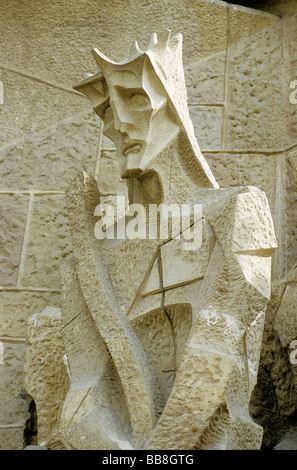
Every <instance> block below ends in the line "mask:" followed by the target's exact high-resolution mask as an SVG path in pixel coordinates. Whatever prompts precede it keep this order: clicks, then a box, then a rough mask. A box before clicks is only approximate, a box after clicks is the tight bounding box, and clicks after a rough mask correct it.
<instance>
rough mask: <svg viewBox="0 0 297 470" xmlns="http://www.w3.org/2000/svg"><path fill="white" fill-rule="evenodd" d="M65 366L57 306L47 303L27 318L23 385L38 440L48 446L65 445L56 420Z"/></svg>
mask: <svg viewBox="0 0 297 470" xmlns="http://www.w3.org/2000/svg"><path fill="white" fill-rule="evenodd" d="M67 367H68V366H67V357H66V353H65V348H64V343H63V340H62V336H61V312H60V309H59V308H54V307H46V308H45V309H44V310H43V311H42V312H41V313H35V314H33V315H32V316H31V317H30V318H29V320H28V332H27V346H26V360H25V386H26V390H27V392H28V394H29V395H30V396H31V397H32V399H33V400H34V402H35V405H36V413H37V429H38V441H37V443H38V444H39V445H42V446H48V447H49V448H51V449H64V448H65V446H64V443H63V441H62V439H61V435H60V431H59V428H58V426H57V424H58V422H59V419H60V415H61V412H62V407H61V405H62V404H63V402H64V400H65V396H66V392H67V389H68V387H69V383H68V382H69V380H68V374H67Z"/></svg>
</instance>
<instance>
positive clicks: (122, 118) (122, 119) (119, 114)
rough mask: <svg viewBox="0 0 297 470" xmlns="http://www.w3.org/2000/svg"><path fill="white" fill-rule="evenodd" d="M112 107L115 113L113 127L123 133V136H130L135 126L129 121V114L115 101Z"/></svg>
mask: <svg viewBox="0 0 297 470" xmlns="http://www.w3.org/2000/svg"><path fill="white" fill-rule="evenodd" d="M110 105H111V108H112V112H113V118H114V124H113V125H114V128H115V130H116V131H119V132H121V133H122V134H128V133H129V131H132V130H133V129H134V125H133V123H132V122H131V121H130V119H129V114H128V112H127V111H126V110H124V109H123V106H119V105H117V104H116V103H115V102H114V101H113V102H111V103H110Z"/></svg>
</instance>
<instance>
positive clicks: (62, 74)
mask: <svg viewBox="0 0 297 470" xmlns="http://www.w3.org/2000/svg"><path fill="white" fill-rule="evenodd" d="M227 9H228V5H227V4H226V3H224V2H220V1H216V2H213V1H211V0H206V1H205V0H199V1H195V2H193V1H191V2H187V4H186V8H185V3H184V2H180V1H179V0H174V1H172V2H166V3H164V4H160V2H159V3H155V2H149V3H148V2H146V1H145V0H140V1H139V0H133V1H132V2H130V3H129V4H128V3H125V2H121V3H119V2H118V1H117V0H111V1H109V3H108V7H107V8H102V5H101V3H100V2H99V1H98V0H96V1H92V0H84V1H83V2H79V3H76V4H75V5H70V4H68V3H61V1H60V0H53V1H52V2H51V3H50V4H49V5H47V10H46V21H45V20H44V7H43V5H41V4H40V5H39V4H37V3H36V2H35V1H34V0H28V1H27V2H26V3H25V4H22V5H20V4H19V3H18V2H17V1H16V0H13V1H11V2H9V4H7V5H6V6H5V11H4V14H3V15H2V17H1V20H0V30H1V31H3V34H2V37H1V43H2V49H1V52H0V63H1V62H2V63H4V64H7V63H9V64H10V65H11V66H13V67H15V68H18V69H20V70H23V71H25V72H27V73H30V74H34V75H35V76H37V77H40V78H43V79H45V80H52V81H54V82H55V83H60V84H63V85H65V86H68V87H72V86H73V84H75V83H76V82H79V81H80V80H81V78H82V76H81V75H82V73H84V72H85V73H95V72H96V71H97V67H96V65H95V64H94V61H93V59H92V56H91V54H89V52H90V50H91V49H92V48H93V47H100V49H101V50H102V51H104V53H105V54H106V55H107V56H110V57H112V58H113V59H114V60H119V59H120V58H122V57H123V56H124V55H125V54H127V55H128V54H129V49H130V44H131V42H132V41H133V40H135V39H140V44H141V46H143V42H146V41H147V39H148V38H149V37H150V35H151V34H152V32H156V33H157V34H163V33H164V32H165V31H166V29H167V28H170V29H171V31H172V33H177V32H182V33H183V34H184V44H185V52H184V61H185V66H186V72H187V75H188V84H189V88H190V89H191V91H192V97H196V98H199V99H202V101H203V102H205V99H206V98H208V101H207V102H212V100H213V99H214V98H216V99H220V100H222V99H223V98H222V97H223V90H224V79H223V77H224V66H225V65H224V64H225V54H226V48H227V47H226V44H227ZM123 18H124V19H125V27H123ZM139 18H145V21H139ZM24 25H26V26H25V27H24ZM15 31H17V32H18V34H17V35H16V34H15ZM28 31H30V34H28ZM49 31H51V34H49V33H48V32H49ZM141 38H143V40H142V41H141ZM20 44H21V45H22V47H20ZM65 44H67V53H65ZM197 51H199V52H198V53H199V57H200V58H199V59H197ZM41 58H42V59H41ZM205 58H207V59H206V60H204V59H205ZM193 59H195V60H193ZM191 64H192V65H191ZM192 84H193V88H192ZM194 87H195V88H194ZM212 97H213V98H212ZM209 100H210V101H209Z"/></svg>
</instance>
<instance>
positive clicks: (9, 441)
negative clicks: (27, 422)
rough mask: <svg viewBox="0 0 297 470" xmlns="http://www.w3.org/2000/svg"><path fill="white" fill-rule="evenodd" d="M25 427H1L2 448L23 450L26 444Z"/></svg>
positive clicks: (0, 440) (0, 444) (0, 447)
mask: <svg viewBox="0 0 297 470" xmlns="http://www.w3.org/2000/svg"><path fill="white" fill-rule="evenodd" d="M23 434H24V429H23V427H11V428H9V427H8V428H6V427H5V428H1V427H0V450H22V449H23V446H24V437H23Z"/></svg>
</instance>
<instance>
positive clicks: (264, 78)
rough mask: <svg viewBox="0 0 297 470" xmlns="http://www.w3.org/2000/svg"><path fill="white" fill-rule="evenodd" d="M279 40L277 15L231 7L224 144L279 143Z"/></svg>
mask: <svg viewBox="0 0 297 470" xmlns="http://www.w3.org/2000/svg"><path fill="white" fill-rule="evenodd" d="M280 44H282V27H281V21H280V19H279V18H278V17H275V16H272V15H269V14H266V13H262V14H258V13H257V14H255V13H254V12H253V10H249V9H240V8H237V7H232V8H230V53H229V65H228V68H229V71H228V75H229V79H228V107H227V133H226V147H227V148H237V149H245V148H249V149H250V148H258V149H259V148H263V149H266V148H268V149H271V148H276V149H280V148H283V136H284V121H283V108H284V102H285V101H284V90H283V87H282V82H281V80H280V77H282V50H281V47H280ZM268 123H269V124H268Z"/></svg>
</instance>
